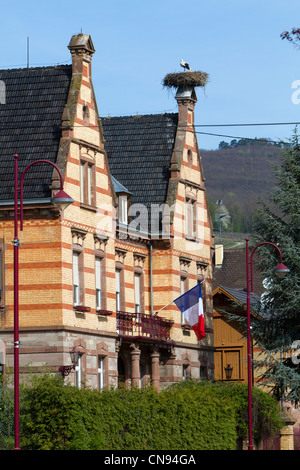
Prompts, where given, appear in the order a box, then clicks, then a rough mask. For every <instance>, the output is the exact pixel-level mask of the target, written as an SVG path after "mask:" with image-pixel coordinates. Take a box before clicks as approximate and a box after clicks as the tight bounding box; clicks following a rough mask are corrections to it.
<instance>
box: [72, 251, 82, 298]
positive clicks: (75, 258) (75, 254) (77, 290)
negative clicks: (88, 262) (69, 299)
mask: <svg viewBox="0 0 300 470" xmlns="http://www.w3.org/2000/svg"><path fill="white" fill-rule="evenodd" d="M80 255H81V253H78V252H77V251H73V303H74V305H79V304H80V280H79V279H80V276H79V257H80Z"/></svg>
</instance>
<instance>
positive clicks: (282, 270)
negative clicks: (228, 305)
mask: <svg viewBox="0 0 300 470" xmlns="http://www.w3.org/2000/svg"><path fill="white" fill-rule="evenodd" d="M261 245H271V246H273V247H274V248H276V249H277V251H278V253H279V257H280V263H279V265H278V266H277V267H276V268H275V269H274V272H275V274H276V275H277V276H278V277H281V278H282V277H284V276H285V275H286V274H287V273H288V272H289V271H290V270H289V269H288V268H287V267H286V266H285V265H284V264H282V254H281V251H280V250H279V248H278V246H277V245H275V244H274V243H271V242H262V243H259V244H258V245H256V246H255V247H254V248H253V250H252V252H251V256H250V261H249V238H246V274H247V357H248V361H247V364H248V435H249V443H248V450H253V444H252V406H251V401H252V367H251V362H252V361H251V331H250V327H251V320H250V312H251V309H250V283H251V292H253V255H254V252H255V250H256V249H257V248H258V247H259V246H261ZM249 267H250V278H249Z"/></svg>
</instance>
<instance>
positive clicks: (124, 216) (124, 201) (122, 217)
mask: <svg viewBox="0 0 300 470" xmlns="http://www.w3.org/2000/svg"><path fill="white" fill-rule="evenodd" d="M119 222H120V223H121V224H125V225H127V224H128V198H127V195H126V194H121V195H120V196H119Z"/></svg>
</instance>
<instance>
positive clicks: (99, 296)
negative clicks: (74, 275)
mask: <svg viewBox="0 0 300 470" xmlns="http://www.w3.org/2000/svg"><path fill="white" fill-rule="evenodd" d="M101 270H102V259H101V258H98V257H97V258H96V260H95V278H96V279H95V282H96V309H97V310H101V308H102V291H101V273H102V271H101Z"/></svg>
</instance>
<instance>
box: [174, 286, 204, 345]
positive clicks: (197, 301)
mask: <svg viewBox="0 0 300 470" xmlns="http://www.w3.org/2000/svg"><path fill="white" fill-rule="evenodd" d="M174 303H175V304H176V305H177V307H178V308H179V309H180V310H181V312H182V313H183V315H184V318H185V319H186V320H187V322H188V323H189V324H190V325H191V327H192V328H193V330H194V332H195V333H196V336H197V339H198V341H200V339H202V338H204V336H205V329H204V312H203V299H202V291H201V284H197V285H196V286H195V287H193V288H192V289H190V290H188V291H187V292H186V293H185V294H182V295H181V296H180V297H178V298H177V299H176V300H174Z"/></svg>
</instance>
